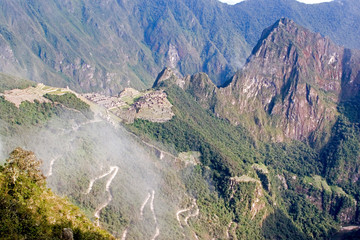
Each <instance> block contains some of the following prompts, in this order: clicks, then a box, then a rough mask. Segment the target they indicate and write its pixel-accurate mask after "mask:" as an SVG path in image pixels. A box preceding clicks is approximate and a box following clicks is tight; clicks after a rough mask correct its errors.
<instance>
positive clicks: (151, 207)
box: [150, 190, 160, 240]
mask: <svg viewBox="0 0 360 240" xmlns="http://www.w3.org/2000/svg"><path fill="white" fill-rule="evenodd" d="M154 198H155V191H154V190H152V196H151V202H150V209H151V212H152V214H153V217H154V222H155V225H156V229H155V234H154V236H153V238H152V239H151V240H155V239H156V238H157V237H158V236H159V235H160V229H159V226H158V221H157V218H156V214H155V208H154Z"/></svg>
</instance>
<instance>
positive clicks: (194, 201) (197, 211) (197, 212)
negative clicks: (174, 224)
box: [176, 198, 200, 239]
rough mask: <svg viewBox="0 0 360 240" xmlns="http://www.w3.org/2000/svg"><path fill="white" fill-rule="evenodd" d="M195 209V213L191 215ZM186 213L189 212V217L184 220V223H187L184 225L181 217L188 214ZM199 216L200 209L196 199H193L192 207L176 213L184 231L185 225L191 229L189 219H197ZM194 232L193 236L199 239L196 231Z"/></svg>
mask: <svg viewBox="0 0 360 240" xmlns="http://www.w3.org/2000/svg"><path fill="white" fill-rule="evenodd" d="M194 208H196V210H195V212H194V213H191V211H192V210H193V209H194ZM186 212H189V213H188V214H187V216H186V217H185V218H184V223H185V224H183V223H182V222H181V219H180V215H182V214H183V213H186ZM199 214H200V210H199V207H198V206H197V203H196V199H195V198H194V199H192V204H191V206H190V207H188V208H185V209H181V210H179V211H177V212H176V220H177V221H178V223H179V225H180V227H181V228H182V229H184V226H183V225H185V226H187V227H190V226H189V223H188V221H189V218H192V217H197V216H198V215H199ZM192 232H193V235H194V237H195V239H199V238H198V236H197V235H196V233H195V232H194V231H192ZM183 236H184V237H185V233H183Z"/></svg>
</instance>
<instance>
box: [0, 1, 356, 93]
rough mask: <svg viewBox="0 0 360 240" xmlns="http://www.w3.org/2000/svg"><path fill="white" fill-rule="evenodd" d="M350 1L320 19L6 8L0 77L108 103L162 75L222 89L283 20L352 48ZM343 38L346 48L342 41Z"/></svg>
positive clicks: (312, 13)
mask: <svg viewBox="0 0 360 240" xmlns="http://www.w3.org/2000/svg"><path fill="white" fill-rule="evenodd" d="M355 1H356V0H342V1H336V2H333V3H328V4H323V6H322V8H321V9H320V8H319V7H318V6H307V5H305V4H300V3H298V2H296V1H295V0H291V1H289V0H286V1H285V0H271V1H264V0H256V1H255V0H252V1H244V2H241V3H239V4H237V5H235V6H228V5H226V4H221V3H220V2H218V1H216V0H211V1H210V2H209V0H201V1H195V0H181V1H180V2H175V1H173V0H172V1H161V0H157V1H154V2H146V3H143V2H141V1H140V0H137V1H133V2H131V3H130V2H128V1H115V0H111V1H106V2H102V3H99V2H92V1H88V0H86V1H83V2H81V3H80V2H76V1H73V0H66V1H61V2H58V1H56V0H52V1H48V2H46V3H44V2H40V1H32V2H21V1H19V2H14V1H10V0H5V1H2V3H1V8H0V9H1V13H0V22H1V28H0V33H1V34H0V36H1V37H0V49H1V51H0V52H1V54H2V55H1V56H2V58H0V70H1V71H6V73H8V74H12V75H18V76H21V77H25V78H29V79H30V80H35V81H38V82H43V83H45V84H49V85H52V86H59V87H66V86H69V87H70V88H72V89H75V90H77V91H78V92H100V93H104V94H106V95H115V94H117V93H118V92H119V91H121V90H123V89H124V88H125V87H134V88H137V89H139V90H140V89H145V88H148V87H150V86H151V83H152V81H153V79H154V78H155V77H156V75H157V73H158V72H160V71H161V69H162V68H163V66H164V65H167V66H174V67H175V68H176V69H177V70H178V71H179V72H180V73H181V74H183V75H187V74H194V73H196V72H205V73H207V74H208V75H209V76H210V78H211V79H212V80H213V81H214V83H215V84H216V85H222V84H223V83H224V82H226V80H228V79H229V77H230V76H231V75H233V73H235V72H236V71H237V70H238V69H239V68H240V67H241V66H243V64H244V63H245V60H246V58H247V57H248V55H249V53H250V50H251V48H252V47H253V46H255V44H256V41H257V40H258V39H259V36H260V34H261V31H262V30H263V29H264V27H265V26H268V25H270V24H271V23H273V22H275V20H276V19H278V18H280V17H283V16H285V17H288V18H292V19H294V20H296V21H297V22H298V23H300V24H302V25H304V26H306V27H307V28H310V29H313V30H315V31H317V32H321V33H322V34H324V35H329V36H330V37H331V38H332V39H334V40H335V41H336V42H338V43H341V44H344V45H345V44H346V45H347V46H348V47H357V48H359V47H360V46H359V45H356V43H358V41H356V36H357V33H358V29H360V28H357V25H356V23H357V22H360V21H358V19H360V16H359V14H358V13H357V12H356V9H358V7H357V5H356V2H355ZM204 5H206V6H207V8H203V7H202V6H204ZM259 5H261V6H263V8H261V9H258V8H257V7H258V6H259ZM263 9H264V10H263ZM265 9H267V10H265ZM269 9H270V10H271V11H270V10H269ZM338 9H341V10H339V11H337V10H338ZM320 10H321V11H320ZM269 12H273V13H274V14H272V15H269ZM344 12H346V13H347V14H344ZM102 13H105V14H102ZM340 19H341V21H340ZM327 20H329V21H327ZM337 20H339V21H337ZM337 22H342V26H341V27H340V26H339V24H338V23H337ZM58 23H61V24H58ZM24 26H27V27H28V29H30V31H28V29H25V28H24ZM169 29H172V30H169ZM344 31H345V32H347V37H346V38H342V37H341V36H344ZM349 33H352V34H351V35H349ZM195 36H196V37H195ZM354 36H355V37H354ZM354 39H355V40H354ZM1 59H7V61H5V60H1Z"/></svg>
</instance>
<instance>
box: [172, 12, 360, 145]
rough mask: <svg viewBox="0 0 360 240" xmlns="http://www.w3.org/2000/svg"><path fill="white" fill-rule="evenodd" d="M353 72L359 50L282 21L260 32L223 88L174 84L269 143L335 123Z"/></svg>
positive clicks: (200, 82)
mask: <svg viewBox="0 0 360 240" xmlns="http://www.w3.org/2000/svg"><path fill="white" fill-rule="evenodd" d="M359 68H360V53H359V51H353V50H349V49H345V48H343V47H340V46H337V45H335V44H334V43H333V42H332V41H331V40H330V39H329V38H327V37H323V36H321V35H320V34H319V33H313V32H311V31H309V30H307V29H305V28H303V27H300V26H298V25H297V24H295V23H294V22H293V21H292V20H289V19H285V18H284V19H280V20H279V21H277V22H276V23H275V24H274V25H272V26H271V27H269V28H267V29H265V30H264V31H263V34H262V36H261V39H260V40H259V42H258V44H257V45H256V47H255V48H254V49H253V52H252V54H251V56H250V57H249V58H248V60H247V63H246V64H245V66H244V68H243V69H242V70H241V71H239V72H237V73H236V74H235V75H234V76H233V78H232V79H231V80H230V81H229V82H228V83H227V84H225V85H224V86H222V87H220V88H217V87H215V86H214V85H213V84H212V83H211V81H210V79H209V78H208V77H207V76H206V75H205V74H197V75H193V76H191V77H190V76H188V77H185V78H184V79H183V81H182V82H183V83H182V84H181V85H179V86H180V87H182V88H184V89H185V90H186V91H188V92H189V93H191V94H192V95H193V96H194V97H195V98H196V99H197V100H198V101H199V102H200V103H201V104H202V105H204V106H206V107H208V108H210V109H212V110H213V111H214V112H215V113H216V114H217V115H218V116H220V117H222V118H226V119H228V120H229V121H230V122H232V123H233V124H235V125H237V124H240V123H241V124H243V125H245V126H246V127H248V128H249V129H250V130H251V131H252V132H254V133H256V134H259V133H260V135H262V136H270V138H272V139H273V140H275V141H282V140H284V139H285V138H291V139H297V140H304V139H306V138H308V137H309V136H313V138H315V137H316V134H315V133H316V132H317V131H319V130H322V129H323V128H324V127H325V126H326V124H328V123H330V122H331V121H333V120H334V119H335V116H336V115H337V104H338V103H339V101H342V100H346V99H349V98H352V97H355V96H356V95H357V94H358V92H359V83H360V71H359ZM177 82H181V81H177ZM280 130H281V131H280Z"/></svg>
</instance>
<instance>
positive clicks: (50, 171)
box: [46, 156, 60, 177]
mask: <svg viewBox="0 0 360 240" xmlns="http://www.w3.org/2000/svg"><path fill="white" fill-rule="evenodd" d="M59 158H60V156H56V157H54V158H53V159H51V162H50V167H49V172H48V174H46V177H50V176H51V175H52V174H53V171H52V170H53V166H54V163H55V161H56V160H58V159H59Z"/></svg>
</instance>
